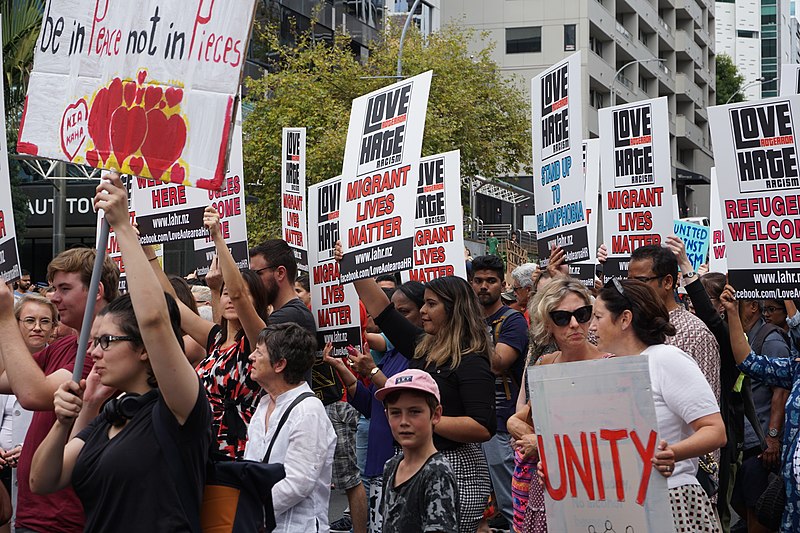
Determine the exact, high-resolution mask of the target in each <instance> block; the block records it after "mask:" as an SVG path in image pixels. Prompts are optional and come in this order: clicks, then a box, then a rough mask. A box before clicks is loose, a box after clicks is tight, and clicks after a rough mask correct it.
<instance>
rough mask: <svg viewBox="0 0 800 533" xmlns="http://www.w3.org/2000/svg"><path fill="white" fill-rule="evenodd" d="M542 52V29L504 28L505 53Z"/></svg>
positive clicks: (531, 27)
mask: <svg viewBox="0 0 800 533" xmlns="http://www.w3.org/2000/svg"><path fill="white" fill-rule="evenodd" d="M541 51H542V28H541V26H530V27H527V28H506V53H507V54H523V53H530V52H541Z"/></svg>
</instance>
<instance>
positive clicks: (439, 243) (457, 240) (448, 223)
mask: <svg viewBox="0 0 800 533" xmlns="http://www.w3.org/2000/svg"><path fill="white" fill-rule="evenodd" d="M462 215H463V213H462V210H461V152H459V151H458V150H454V151H452V152H447V153H444V154H438V155H434V156H431V157H426V158H423V159H422V160H420V163H419V179H418V181H417V216H416V217H415V220H416V222H415V227H416V233H415V234H414V266H413V267H412V268H411V270H407V271H404V272H402V273H401V274H400V277H401V278H402V280H403V281H404V282H405V281H409V280H414V281H420V282H422V283H426V282H428V281H430V280H432V279H436V278H439V277H442V276H458V277H460V278H464V279H467V264H466V259H465V258H464V219H463V217H462Z"/></svg>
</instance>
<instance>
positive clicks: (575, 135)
mask: <svg viewBox="0 0 800 533" xmlns="http://www.w3.org/2000/svg"><path fill="white" fill-rule="evenodd" d="M531 100H532V102H531V104H532V105H531V108H532V112H533V117H532V124H533V161H534V169H533V176H534V180H533V194H534V203H535V205H536V245H537V247H538V251H539V258H540V262H541V263H542V266H546V264H547V258H548V257H549V256H550V250H551V249H552V248H554V247H556V246H560V247H561V248H563V249H564V252H565V262H567V263H572V262H575V261H584V260H587V259H589V258H590V257H591V252H590V251H589V250H590V246H589V238H588V232H587V229H586V209H585V207H584V204H583V202H584V200H585V199H586V196H585V189H586V185H585V184H586V178H585V177H584V173H583V172H582V168H581V166H579V162H581V161H582V160H583V146H582V139H583V117H582V108H581V54H580V52H576V53H574V54H572V55H571V56H569V57H568V58H566V59H565V60H563V61H561V62H560V63H556V64H555V65H553V66H552V67H550V68H549V69H548V70H546V71H544V72H542V73H541V74H539V75H538V76H536V77H535V78H533V80H531Z"/></svg>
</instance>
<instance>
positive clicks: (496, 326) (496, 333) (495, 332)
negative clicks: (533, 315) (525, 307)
mask: <svg viewBox="0 0 800 533" xmlns="http://www.w3.org/2000/svg"><path fill="white" fill-rule="evenodd" d="M514 313H519V311H517V310H516V309H511V308H510V307H506V310H505V311H503V314H501V315H500V316H499V317H497V318H495V319H494V320H492V325H491V334H492V341H493V342H494V343H495V344H497V339H498V338H499V337H500V330H501V329H502V328H503V322H505V321H506V318H508V317H510V316H511V315H513V314H514Z"/></svg>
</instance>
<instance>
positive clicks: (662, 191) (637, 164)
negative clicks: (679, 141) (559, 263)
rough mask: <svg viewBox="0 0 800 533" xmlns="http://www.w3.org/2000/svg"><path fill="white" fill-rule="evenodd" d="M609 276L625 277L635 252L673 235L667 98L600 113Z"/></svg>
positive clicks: (604, 216) (605, 237)
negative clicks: (631, 256) (630, 259)
mask: <svg viewBox="0 0 800 533" xmlns="http://www.w3.org/2000/svg"><path fill="white" fill-rule="evenodd" d="M598 114H599V122H600V143H601V144H600V147H601V150H602V153H604V154H607V155H604V156H602V157H601V158H600V164H601V165H602V178H601V179H602V191H603V195H602V197H603V240H604V241H605V243H606V246H607V247H608V260H607V261H606V263H605V265H604V267H603V275H604V277H605V278H606V279H609V278H612V277H617V278H618V277H622V278H624V277H627V273H628V261H629V258H630V255H631V253H632V252H633V251H634V250H635V249H636V248H639V247H640V246H644V245H646V244H661V241H662V239H663V238H665V237H666V236H668V235H671V234H672V229H673V227H672V225H673V220H674V217H673V215H672V161H671V158H670V147H669V113H668V109H667V99H666V97H662V98H655V99H652V100H644V101H640V102H634V103H630V104H623V105H619V106H616V107H611V108H604V109H601V110H600V111H599V112H598Z"/></svg>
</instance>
